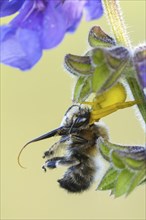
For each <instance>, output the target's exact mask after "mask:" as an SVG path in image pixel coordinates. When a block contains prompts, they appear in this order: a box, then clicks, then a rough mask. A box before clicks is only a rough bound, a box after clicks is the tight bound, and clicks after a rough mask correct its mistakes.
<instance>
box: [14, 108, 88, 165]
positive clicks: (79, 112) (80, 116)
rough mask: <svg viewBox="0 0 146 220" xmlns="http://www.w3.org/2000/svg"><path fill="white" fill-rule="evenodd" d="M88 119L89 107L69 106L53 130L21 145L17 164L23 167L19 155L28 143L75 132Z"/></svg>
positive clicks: (85, 123)
mask: <svg viewBox="0 0 146 220" xmlns="http://www.w3.org/2000/svg"><path fill="white" fill-rule="evenodd" d="M89 120H90V111H89V108H85V107H81V106H79V105H73V106H71V107H70V108H69V109H68V110H67V112H66V113H65V115H64V118H63V121H62V123H61V126H60V127H59V128H56V129H55V130H52V131H50V132H48V133H46V134H43V135H41V136H39V137H37V138H35V139H33V140H31V141H29V142H28V143H26V144H25V145H24V146H23V148H22V149H21V151H20V152H19V155H18V163H19V165H20V166H21V167H23V166H22V165H21V163H20V155H21V153H22V151H23V150H24V149H25V148H26V146H27V145H28V144H31V143H33V142H37V141H41V140H44V139H46V138H50V137H53V136H67V135H69V134H71V133H73V132H77V131H78V129H81V128H85V127H86V126H87V125H88V124H89Z"/></svg>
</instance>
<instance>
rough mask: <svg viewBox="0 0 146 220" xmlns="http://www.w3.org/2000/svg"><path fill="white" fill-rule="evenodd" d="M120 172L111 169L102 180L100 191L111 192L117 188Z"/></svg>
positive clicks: (99, 186)
mask: <svg viewBox="0 0 146 220" xmlns="http://www.w3.org/2000/svg"><path fill="white" fill-rule="evenodd" d="M118 174H119V172H118V170H115V169H114V168H113V167H110V168H109V169H108V171H107V172H106V174H105V175H104V177H103V178H102V180H101V182H100V184H99V185H98V187H97V189H98V190H109V189H113V188H114V186H115V181H116V180H117V177H118Z"/></svg>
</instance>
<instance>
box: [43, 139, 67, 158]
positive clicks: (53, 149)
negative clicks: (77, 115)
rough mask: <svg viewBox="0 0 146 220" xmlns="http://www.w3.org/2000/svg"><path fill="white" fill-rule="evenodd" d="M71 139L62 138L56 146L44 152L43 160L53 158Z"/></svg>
mask: <svg viewBox="0 0 146 220" xmlns="http://www.w3.org/2000/svg"><path fill="white" fill-rule="evenodd" d="M68 139H69V136H63V137H61V139H60V140H59V141H58V142H56V143H55V144H53V145H52V146H51V147H50V148H49V149H48V150H47V151H45V152H44V155H43V158H45V157H52V156H53V155H54V154H55V153H57V151H58V150H59V149H60V148H61V147H63V146H65V145H63V144H64V143H65V142H66V141H67V140H68Z"/></svg>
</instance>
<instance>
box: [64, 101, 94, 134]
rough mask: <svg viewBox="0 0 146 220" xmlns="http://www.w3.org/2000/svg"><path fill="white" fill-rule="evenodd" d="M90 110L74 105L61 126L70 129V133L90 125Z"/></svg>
mask: <svg viewBox="0 0 146 220" xmlns="http://www.w3.org/2000/svg"><path fill="white" fill-rule="evenodd" d="M89 120H90V110H89V108H87V107H85V106H80V105H72V106H71V107H70V108H69V109H68V110H67V112H66V113H65V115H64V118H63V121H62V123H61V126H63V127H65V128H69V131H70V133H71V132H73V131H74V129H75V130H77V129H78V128H84V127H86V126H87V125H88V124H89Z"/></svg>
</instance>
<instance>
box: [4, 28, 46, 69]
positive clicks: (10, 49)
mask: <svg viewBox="0 0 146 220" xmlns="http://www.w3.org/2000/svg"><path fill="white" fill-rule="evenodd" d="M0 31H1V32H2V33H3V35H2V37H1V40H0V43H1V48H0V49H1V62H2V63H4V64H6V65H10V66H13V67H16V68H20V69H21V70H27V69H30V68H31V67H32V66H33V65H34V64H36V62H37V61H38V60H39V59H40V57H41V55H42V49H41V45H40V41H39V37H38V34H37V32H35V31H32V30H27V29H23V28H18V29H16V28H13V27H11V26H2V27H1V29H0ZM30 39H31V40H30Z"/></svg>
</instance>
